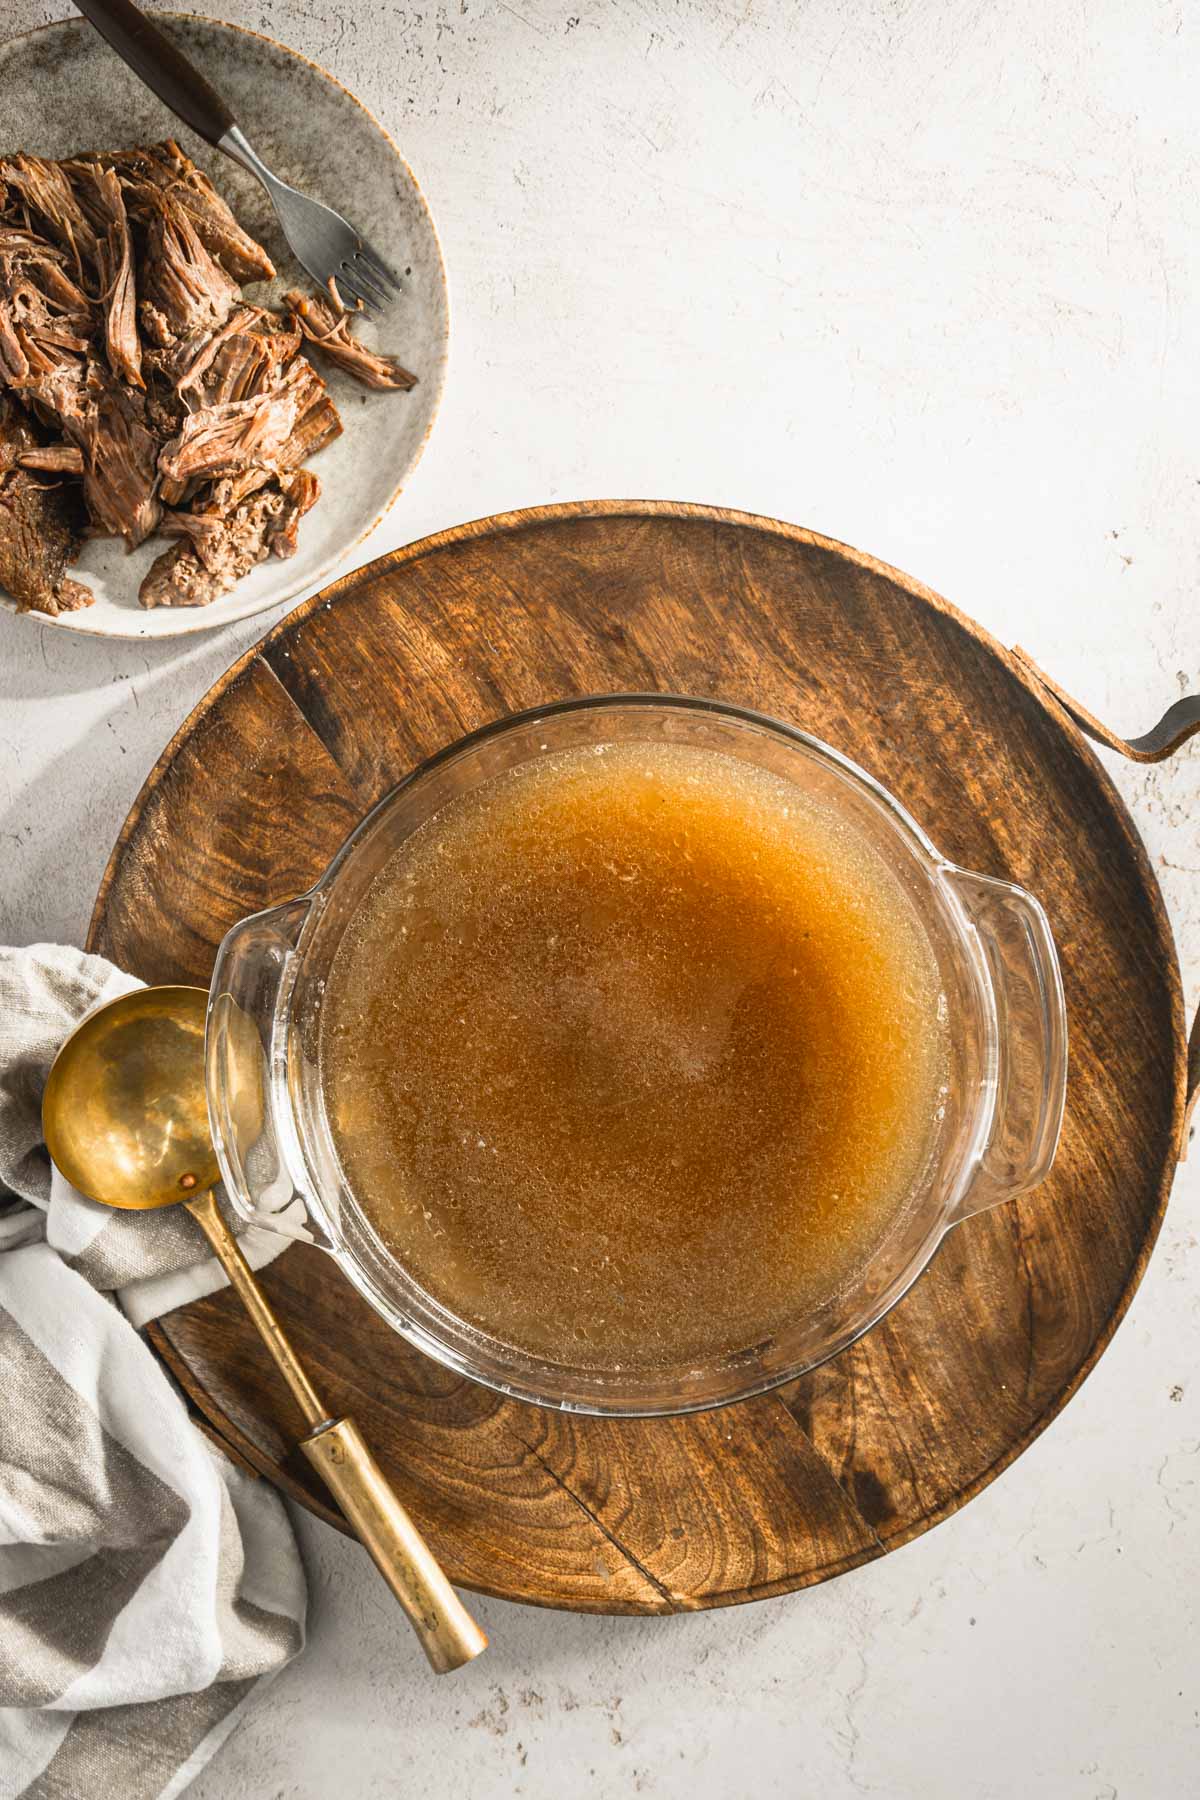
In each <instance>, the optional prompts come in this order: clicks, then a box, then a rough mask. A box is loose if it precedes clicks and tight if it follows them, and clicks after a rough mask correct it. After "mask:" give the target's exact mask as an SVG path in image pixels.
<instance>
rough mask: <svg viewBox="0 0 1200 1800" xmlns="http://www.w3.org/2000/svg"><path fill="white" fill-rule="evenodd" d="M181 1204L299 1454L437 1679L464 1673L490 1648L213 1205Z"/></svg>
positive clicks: (204, 1200)
mask: <svg viewBox="0 0 1200 1800" xmlns="http://www.w3.org/2000/svg"><path fill="white" fill-rule="evenodd" d="M185 1204H186V1206H187V1209H188V1211H189V1212H190V1213H191V1215H192V1217H193V1218H194V1219H195V1221H196V1223H197V1224H198V1225H199V1227H200V1229H201V1231H203V1233H204V1235H205V1237H206V1238H207V1239H208V1241H209V1243H210V1244H211V1245H212V1248H213V1252H214V1254H215V1256H216V1258H217V1260H218V1262H219V1263H220V1265H221V1267H222V1268H223V1269H224V1271H225V1273H226V1274H227V1275H228V1277H229V1279H230V1282H231V1283H232V1285H233V1287H234V1288H235V1289H236V1290H237V1293H238V1295H239V1296H240V1298H241V1299H242V1301H243V1302H244V1304H245V1307H246V1311H247V1312H248V1313H249V1314H250V1317H251V1319H252V1320H253V1321H254V1324H255V1326H256V1327H257V1329H258V1331H259V1334H260V1335H261V1337H262V1340H263V1342H264V1343H265V1344H266V1346H267V1349H268V1350H269V1351H270V1352H271V1355H272V1356H273V1357H274V1358H275V1362H276V1364H277V1365H278V1367H279V1372H280V1374H281V1375H282V1376H283V1378H284V1380H285V1381H286V1382H287V1384H288V1386H289V1388H290V1389H291V1390H292V1393H293V1394H294V1396H295V1398H296V1402H297V1404H298V1406H299V1408H300V1411H301V1412H302V1413H303V1414H304V1418H305V1422H306V1424H308V1425H309V1426H310V1427H312V1428H313V1429H311V1430H310V1432H309V1435H308V1436H307V1437H306V1438H303V1439H302V1440H301V1443H300V1448H301V1449H302V1450H303V1452H304V1454H305V1456H307V1458H308V1460H309V1462H310V1463H311V1464H312V1465H313V1468H314V1469H316V1471H317V1473H318V1474H319V1475H320V1477H321V1479H322V1480H323V1481H324V1483H325V1485H326V1487H327V1488H328V1489H329V1491H330V1493H331V1494H332V1495H333V1497H334V1499H335V1500H336V1501H337V1503H338V1505H339V1506H340V1507H341V1509H342V1511H343V1512H344V1513H345V1515H346V1517H347V1519H348V1520H349V1521H350V1524H351V1525H352V1526H353V1527H354V1530H355V1531H356V1532H357V1534H358V1536H359V1538H360V1539H361V1541H362V1543H363V1544H364V1545H365V1546H366V1548H367V1549H368V1550H369V1551H370V1553H371V1556H372V1557H373V1559H374V1562H375V1566H376V1568H377V1569H378V1570H379V1573H380V1574H381V1575H382V1576H383V1578H384V1580H385V1581H386V1582H387V1584H388V1586H389V1587H390V1588H391V1590H392V1592H393V1594H395V1596H396V1598H397V1600H399V1602H400V1604H401V1606H402V1607H403V1608H404V1610H405V1612H406V1613H407V1614H408V1617H409V1620H410V1622H411V1624H412V1627H413V1630H414V1631H415V1632H416V1634H417V1637H418V1638H419V1639H420V1642H421V1648H422V1649H423V1650H424V1652H425V1654H426V1656H427V1657H428V1658H429V1662H430V1665H431V1667H432V1668H433V1669H434V1670H435V1671H436V1672H437V1673H438V1674H439V1675H444V1674H447V1673H448V1672H449V1671H450V1670H451V1669H459V1668H461V1667H462V1665H463V1664H464V1663H468V1662H470V1661H471V1660H472V1659H473V1658H474V1657H476V1656H478V1655H479V1652H480V1651H481V1650H485V1649H486V1648H487V1637H486V1636H485V1634H484V1633H483V1632H482V1631H481V1630H480V1628H479V1626H478V1625H477V1624H476V1623H475V1621H474V1619H473V1618H472V1617H471V1615H470V1613H469V1612H468V1611H467V1609H466V1607H465V1606H464V1605H463V1603H462V1601H461V1600H460V1599H459V1597H458V1595H457V1594H456V1593H455V1592H454V1589H453V1588H452V1587H451V1586H450V1583H449V1582H448V1581H447V1579H446V1577H445V1575H444V1574H443V1572H442V1570H441V1568H440V1567H439V1565H438V1562H437V1559H436V1558H435V1556H434V1554H433V1552H432V1550H430V1548H429V1545H428V1544H427V1543H426V1542H425V1540H424V1538H423V1537H422V1536H421V1533H420V1531H419V1530H418V1529H417V1527H416V1525H415V1524H414V1523H413V1521H412V1519H411V1518H410V1517H409V1515H408V1513H407V1512H406V1511H405V1510H404V1507H403V1506H402V1505H401V1504H400V1501H399V1499H398V1498H397V1497H396V1495H395V1494H394V1493H393V1491H392V1489H391V1486H390V1484H389V1482H388V1479H387V1476H386V1475H385V1474H384V1473H383V1470H382V1469H381V1468H380V1467H379V1464H378V1463H377V1462H376V1461H375V1458H374V1457H373V1456H372V1455H371V1452H370V1451H369V1450H368V1449H367V1446H366V1443H365V1442H364V1440H363V1437H362V1434H361V1432H360V1431H359V1429H358V1427H357V1425H355V1424H354V1422H353V1420H351V1419H331V1418H330V1416H329V1412H328V1409H327V1408H326V1407H324V1406H323V1405H322V1404H321V1401H320V1400H319V1399H318V1397H317V1394H316V1391H315V1390H314V1388H313V1385H312V1383H311V1382H310V1381H309V1379H308V1376H307V1375H306V1374H305V1372H304V1369H303V1367H302V1366H301V1363H300V1359H299V1357H298V1356H297V1355H296V1352H295V1351H294V1350H293V1349H292V1346H291V1344H290V1343H289V1342H288V1338H287V1334H286V1333H285V1331H284V1329H283V1326H282V1325H281V1324H280V1323H279V1320H278V1319H277V1318H276V1317H275V1314H274V1312H273V1311H272V1309H271V1304H270V1301H269V1300H268V1299H267V1297H266V1295H265V1294H264V1293H263V1291H262V1289H261V1288H260V1287H259V1285H258V1282H257V1281H256V1280H255V1279H254V1274H253V1271H252V1270H251V1268H250V1265H249V1263H248V1262H247V1261H246V1259H245V1257H244V1256H243V1255H242V1252H241V1249H240V1247H239V1245H238V1241H237V1239H236V1238H235V1237H234V1235H233V1233H232V1231H230V1229H229V1227H228V1225H227V1224H226V1223H225V1221H224V1219H223V1218H222V1217H221V1214H220V1212H219V1211H218V1209H217V1202H216V1199H215V1197H214V1196H213V1195H212V1194H211V1193H205V1194H197V1195H196V1196H195V1197H194V1198H193V1199H191V1200H188V1201H186V1202H185Z"/></svg>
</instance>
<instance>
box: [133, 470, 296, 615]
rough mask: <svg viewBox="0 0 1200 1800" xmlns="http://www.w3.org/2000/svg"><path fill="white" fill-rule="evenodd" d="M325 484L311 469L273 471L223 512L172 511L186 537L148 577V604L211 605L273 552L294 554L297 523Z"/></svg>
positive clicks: (169, 520)
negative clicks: (206, 514)
mask: <svg viewBox="0 0 1200 1800" xmlns="http://www.w3.org/2000/svg"><path fill="white" fill-rule="evenodd" d="M319 492H320V484H319V483H318V481H317V478H316V476H315V475H313V474H312V473H311V472H310V471H309V470H308V469H297V470H296V471H295V472H294V473H292V474H290V475H276V476H273V477H272V478H271V479H270V481H269V484H268V485H267V486H265V487H262V488H260V489H259V490H258V491H257V492H256V493H254V494H252V495H250V496H249V497H248V498H247V499H245V500H242V501H241V502H240V503H239V504H238V505H237V506H235V507H234V508H233V510H232V511H231V512H229V513H226V514H225V515H224V516H223V517H219V518H218V517H216V516H212V517H208V518H205V517H197V516H196V515H195V514H192V513H168V514H167V515H166V516H165V518H164V521H163V524H164V528H165V529H167V530H170V531H171V532H174V533H178V534H179V536H180V540H181V541H180V542H179V543H178V544H175V545H173V546H172V548H171V549H170V550H165V551H164V552H163V554H162V555H161V556H158V557H156V558H155V560H154V562H153V563H152V564H151V566H150V570H149V572H148V573H147V575H146V578H145V580H144V581H143V582H142V586H141V591H140V595H139V598H140V599H141V602H142V605H143V606H208V605H210V604H211V602H212V601H214V600H216V599H219V598H220V596H221V595H222V594H227V593H228V592H229V590H230V588H232V587H236V585H237V583H238V582H239V581H240V580H241V579H242V577H243V575H248V574H249V572H250V570H251V569H253V568H254V567H256V565H257V564H258V563H260V562H265V561H266V559H267V557H268V556H271V555H275V556H284V557H286V556H291V555H293V554H294V552H295V548H296V528H297V526H298V525H299V523H300V519H301V516H302V515H303V514H304V513H306V512H307V511H308V510H309V508H310V507H311V506H312V505H313V504H314V502H315V500H316V498H317V495H318V493H319Z"/></svg>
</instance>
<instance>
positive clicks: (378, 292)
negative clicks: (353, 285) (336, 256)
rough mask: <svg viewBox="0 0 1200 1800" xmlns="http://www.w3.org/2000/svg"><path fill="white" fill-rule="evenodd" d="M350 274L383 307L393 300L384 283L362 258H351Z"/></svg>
mask: <svg viewBox="0 0 1200 1800" xmlns="http://www.w3.org/2000/svg"><path fill="white" fill-rule="evenodd" d="M350 272H351V274H352V275H353V276H354V279H355V281H356V282H357V283H358V285H359V287H360V288H362V289H364V291H365V292H366V293H368V294H369V295H370V296H371V298H372V299H374V300H377V301H378V302H379V304H380V305H381V306H384V305H386V304H387V302H388V301H389V300H390V299H391V297H392V296H391V295H390V294H389V293H388V291H387V289H386V287H385V286H384V285H383V282H382V281H381V280H380V279H379V277H378V275H376V274H375V272H374V270H373V269H371V267H370V266H369V264H367V263H365V262H364V261H363V259H362V257H361V256H353V257H351V259H350Z"/></svg>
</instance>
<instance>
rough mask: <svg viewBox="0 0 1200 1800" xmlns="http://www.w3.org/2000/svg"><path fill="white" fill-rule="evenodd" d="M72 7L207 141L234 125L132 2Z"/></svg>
mask: <svg viewBox="0 0 1200 1800" xmlns="http://www.w3.org/2000/svg"><path fill="white" fill-rule="evenodd" d="M75 5H76V6H77V7H78V9H79V11H80V12H81V13H82V14H83V16H84V18H85V19H90V20H91V22H92V24H93V25H94V26H95V27H96V30H97V31H98V32H99V33H100V35H101V37H102V38H104V39H106V41H107V42H108V43H110V44H111V45H112V47H113V49H114V50H115V51H116V53H117V55H118V56H119V57H120V58H121V59H122V61H124V62H127V63H128V64H129V67H130V68H131V69H132V70H133V72H134V74H135V75H137V76H138V77H139V78H140V79H141V80H142V81H144V82H145V84H146V86H147V87H148V88H149V89H150V90H151V92H153V93H155V94H157V95H158V97H159V99H160V100H161V101H163V103H164V104H165V105H166V106H169V107H170V109H171V111H172V112H173V113H175V114H176V115H177V116H178V117H179V118H181V119H182V120H183V122H184V124H185V125H190V126H191V128H192V130H193V131H195V132H198V133H199V135H200V136H201V137H202V138H204V139H205V141H206V142H207V143H210V144H215V143H217V142H218V141H219V140H220V139H221V138H222V137H224V135H225V133H226V132H227V131H229V130H230V129H231V128H232V126H233V125H234V124H235V123H236V120H235V119H234V116H233V114H232V113H231V112H230V110H229V108H228V106H226V104H225V102H224V100H222V98H221V96H220V94H218V92H217V90H216V89H215V88H214V87H210V86H209V84H208V82H207V81H205V79H204V77H203V75H201V73H200V71H199V70H198V69H195V68H193V67H192V64H191V63H190V62H189V61H188V59H187V57H186V56H185V55H184V54H183V52H182V51H181V50H178V49H176V47H175V45H174V44H173V43H172V42H171V40H170V38H169V37H168V36H167V35H166V33H165V32H163V31H160V30H159V28H158V26H157V25H155V24H154V23H153V22H152V21H151V20H150V19H148V18H147V17H146V15H145V13H144V12H142V10H141V9H140V7H137V6H135V5H134V4H133V0H75Z"/></svg>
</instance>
